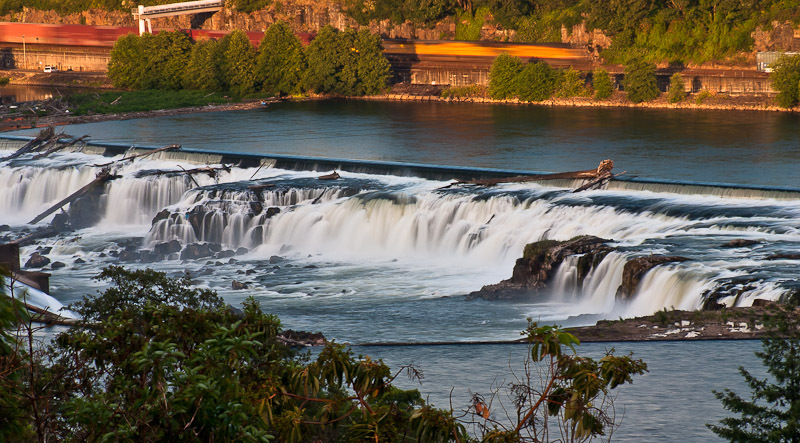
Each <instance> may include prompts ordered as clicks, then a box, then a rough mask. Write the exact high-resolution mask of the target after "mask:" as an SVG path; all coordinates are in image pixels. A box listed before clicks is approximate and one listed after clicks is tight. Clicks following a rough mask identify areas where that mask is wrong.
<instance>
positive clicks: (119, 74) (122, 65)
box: [108, 34, 147, 89]
mask: <svg viewBox="0 0 800 443" xmlns="http://www.w3.org/2000/svg"><path fill="white" fill-rule="evenodd" d="M146 57H147V55H146V53H145V48H144V47H143V42H142V39H141V38H139V36H138V35H135V34H128V35H125V36H123V37H120V38H119V39H117V41H116V42H115V43H114V47H112V48H111V54H110V58H109V61H108V78H109V79H111V82H112V83H113V84H114V86H115V87H117V88H123V89H141V87H142V78H144V76H145V69H146Z"/></svg>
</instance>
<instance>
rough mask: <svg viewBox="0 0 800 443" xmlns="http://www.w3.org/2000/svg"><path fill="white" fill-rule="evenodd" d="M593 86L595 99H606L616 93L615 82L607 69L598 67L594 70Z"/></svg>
mask: <svg viewBox="0 0 800 443" xmlns="http://www.w3.org/2000/svg"><path fill="white" fill-rule="evenodd" d="M592 87H593V88H594V99H595V100H605V99H607V98H609V97H611V94H613V93H614V84H613V83H612V82H611V76H610V75H609V74H608V71H606V70H605V69H601V68H597V69H595V70H594V72H592Z"/></svg>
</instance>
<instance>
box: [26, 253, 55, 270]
mask: <svg viewBox="0 0 800 443" xmlns="http://www.w3.org/2000/svg"><path fill="white" fill-rule="evenodd" d="M48 264H50V259H49V258H47V257H45V256H44V255H41V254H39V253H38V252H34V253H33V254H32V255H31V258H29V259H28V261H27V262H25V267H26V268H43V267H45V266H47V265H48Z"/></svg>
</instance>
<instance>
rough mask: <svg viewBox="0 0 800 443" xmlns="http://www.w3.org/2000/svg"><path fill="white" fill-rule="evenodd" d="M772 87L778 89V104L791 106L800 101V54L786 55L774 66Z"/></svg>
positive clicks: (771, 76) (771, 77)
mask: <svg viewBox="0 0 800 443" xmlns="http://www.w3.org/2000/svg"><path fill="white" fill-rule="evenodd" d="M770 80H772V88H773V89H775V90H776V91H778V96H777V97H776V100H777V102H778V106H780V107H783V108H791V107H793V106H795V105H797V103H798V102H800V55H792V56H787V55H784V56H782V57H781V58H779V59H778V61H777V62H775V64H774V65H773V66H772V74H770Z"/></svg>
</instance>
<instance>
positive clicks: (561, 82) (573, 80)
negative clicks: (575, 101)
mask: <svg viewBox="0 0 800 443" xmlns="http://www.w3.org/2000/svg"><path fill="white" fill-rule="evenodd" d="M560 74H561V75H560V76H559V78H558V87H557V88H556V97H561V98H570V97H583V96H586V95H587V94H588V92H589V90H588V89H587V88H586V82H585V81H584V80H583V79H582V78H581V73H580V72H578V71H576V70H575V69H574V68H572V67H571V66H570V67H569V68H567V69H564V70H563V71H561V73H560Z"/></svg>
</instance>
